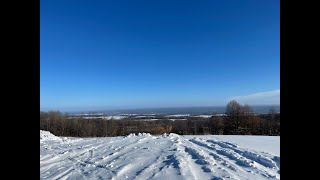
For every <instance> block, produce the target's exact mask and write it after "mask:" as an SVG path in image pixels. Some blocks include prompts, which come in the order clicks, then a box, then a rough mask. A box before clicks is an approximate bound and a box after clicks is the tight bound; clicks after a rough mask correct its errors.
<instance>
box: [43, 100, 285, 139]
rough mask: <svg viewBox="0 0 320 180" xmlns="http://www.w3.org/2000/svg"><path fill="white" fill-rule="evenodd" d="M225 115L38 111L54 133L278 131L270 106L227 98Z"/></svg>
mask: <svg viewBox="0 0 320 180" xmlns="http://www.w3.org/2000/svg"><path fill="white" fill-rule="evenodd" d="M225 114H226V116H212V117H211V118H209V119H206V118H201V117H189V118H188V119H187V120H175V121H170V120H154V121H137V120H134V121H132V120H126V119H122V120H103V119H83V118H81V117H78V118H72V119H70V118H68V117H67V116H65V115H64V114H62V113H61V112H59V111H48V112H43V111H40V130H46V131H50V132H51V133H53V134H55V135H57V136H72V137H111V136H123V135H128V134H130V133H139V132H140V133H142V132H145V133H150V134H154V135H157V134H163V133H176V134H180V135H207V134H221V135H222V134H223V135H268V136H279V135H280V113H277V112H276V111H275V109H272V108H271V109H270V110H269V113H267V114H258V115H255V113H254V111H253V110H252V108H251V107H250V106H249V105H243V106H242V105H240V104H239V103H238V102H236V101H234V100H232V101H230V102H229V103H228V104H227V106H226V109H225Z"/></svg>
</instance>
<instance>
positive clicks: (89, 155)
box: [40, 131, 280, 180]
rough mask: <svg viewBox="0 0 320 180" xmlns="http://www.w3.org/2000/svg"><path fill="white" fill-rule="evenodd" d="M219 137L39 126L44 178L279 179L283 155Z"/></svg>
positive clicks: (41, 165) (277, 144)
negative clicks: (65, 133)
mask: <svg viewBox="0 0 320 180" xmlns="http://www.w3.org/2000/svg"><path fill="white" fill-rule="evenodd" d="M216 137H219V136H212V135H208V136H179V135H176V134H164V135H160V136H151V135H150V134H146V133H141V134H138V135H134V134H130V135H128V136H125V137H110V138H66V137H57V136H54V135H53V134H51V133H50V132H47V131H40V179H113V180H120V179H159V180H160V179H172V180H176V179H187V180H189V179H190V180H191V179H199V180H206V179H210V180H212V179H217V180H218V179H241V180H242V179H280V156H279V155H275V154H272V153H270V152H261V151H256V150H252V149H248V148H246V147H240V146H239V145H237V144H235V143H232V142H230V141H224V140H223V138H216ZM262 137H263V138H262V140H261V144H257V146H263V140H265V139H266V138H268V137H266V136H262ZM239 138H240V139H241V138H246V137H245V136H243V137H238V139H239ZM273 138H274V137H273ZM257 139H259V137H258V136H257V138H256V139H255V143H256V142H257ZM274 144H275V145H276V146H278V147H279V148H280V144H279V141H277V142H275V143H274ZM251 146H252V144H251Z"/></svg>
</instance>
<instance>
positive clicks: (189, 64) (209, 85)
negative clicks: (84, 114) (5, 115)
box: [40, 0, 280, 110]
mask: <svg viewBox="0 0 320 180" xmlns="http://www.w3.org/2000/svg"><path fill="white" fill-rule="evenodd" d="M279 6H280V2H279V0H270V1H257V0H242V1H238V0H228V1H225V0H214V1H212V0H204V1H188V0H170V1H169V0H152V1H150V0H144V1H141V0H135V1H132V0H121V1H108V0H94V1H88V0H67V1H66V0H54V1H46V0H41V1H40V109H43V110H49V109H52V110H94V109H113V108H140V107H142V108H143V107H177V106H211V105H213V106H216V105H223V106H224V105H226V103H227V102H228V101H229V100H230V99H233V97H236V98H240V99H241V98H244V99H248V98H247V97H248V96H249V100H248V101H245V103H249V104H250V103H251V104H268V103H271V104H279V100H278V96H279V93H280V7H279ZM275 90H276V94H272V93H273V92H274V91H275ZM256 93H258V95H257V96H258V97H260V99H259V100H257V99H256V100H254V101H251V100H250V97H253V99H254V98H255V97H257V96H255V94H256ZM268 93H269V96H266V97H264V95H265V94H268ZM270 93H271V95H270ZM270 97H272V98H270ZM274 97H275V98H274ZM263 98H264V99H263ZM251 99H252V98H251ZM271 99H275V100H271ZM240 101H241V100H240Z"/></svg>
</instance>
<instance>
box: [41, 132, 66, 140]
mask: <svg viewBox="0 0 320 180" xmlns="http://www.w3.org/2000/svg"><path fill="white" fill-rule="evenodd" d="M41 140H42V141H47V140H55V141H60V140H61V138H60V137H57V136H55V135H53V134H52V133H51V132H49V131H43V130H40V141H41Z"/></svg>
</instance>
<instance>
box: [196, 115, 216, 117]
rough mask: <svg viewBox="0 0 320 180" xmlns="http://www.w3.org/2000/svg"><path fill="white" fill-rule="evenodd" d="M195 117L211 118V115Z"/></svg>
mask: <svg viewBox="0 0 320 180" xmlns="http://www.w3.org/2000/svg"><path fill="white" fill-rule="evenodd" d="M195 117H201V118H211V117H212V115H197V116H195Z"/></svg>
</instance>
